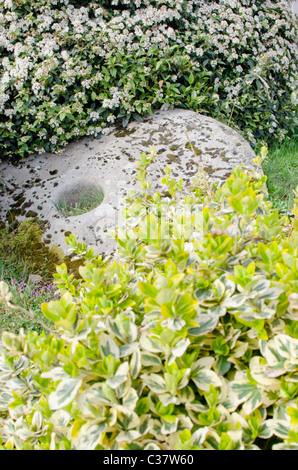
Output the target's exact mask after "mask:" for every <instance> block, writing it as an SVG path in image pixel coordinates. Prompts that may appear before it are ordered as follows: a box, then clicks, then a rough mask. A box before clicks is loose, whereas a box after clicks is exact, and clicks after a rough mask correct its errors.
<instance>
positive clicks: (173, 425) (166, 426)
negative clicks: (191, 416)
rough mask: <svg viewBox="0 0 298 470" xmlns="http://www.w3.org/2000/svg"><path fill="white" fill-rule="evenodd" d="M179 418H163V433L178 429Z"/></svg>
mask: <svg viewBox="0 0 298 470" xmlns="http://www.w3.org/2000/svg"><path fill="white" fill-rule="evenodd" d="M178 422H179V419H178V418H177V416H167V417H163V418H162V419H161V433H162V434H172V433H173V432H176V431H177V427H178Z"/></svg>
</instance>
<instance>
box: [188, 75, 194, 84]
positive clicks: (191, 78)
mask: <svg viewBox="0 0 298 470" xmlns="http://www.w3.org/2000/svg"><path fill="white" fill-rule="evenodd" d="M194 81H195V76H194V74H193V73H191V74H190V76H189V78H188V82H189V84H190V85H192V84H193V82H194Z"/></svg>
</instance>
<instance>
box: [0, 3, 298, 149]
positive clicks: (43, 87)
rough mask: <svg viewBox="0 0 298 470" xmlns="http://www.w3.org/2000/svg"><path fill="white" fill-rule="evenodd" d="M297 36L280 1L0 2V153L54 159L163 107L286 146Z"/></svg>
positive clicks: (294, 105) (292, 103)
mask: <svg viewBox="0 0 298 470" xmlns="http://www.w3.org/2000/svg"><path fill="white" fill-rule="evenodd" d="M296 38H297V35H296V27H295V21H294V19H293V17H292V15H291V14H290V13H289V11H288V10H287V9H286V7H285V4H284V3H283V2H270V1H265V2H259V1H253V0H246V1H241V2H240V1H238V0H233V1H227V0H219V1H217V2H213V1H209V2H208V1H207V2H206V1H201V0H187V1H186V0H164V1H151V0H135V1H126V0H119V1H112V2H111V1H106V0H102V1H100V0H98V1H94V2H87V1H82V2H78V1H74V0H73V1H71V0H55V1H50V0H34V1H33V2H32V1H29V0H19V1H17V2H13V1H11V0H0V64H1V73H0V76H1V78H0V112H1V115H0V143H1V147H2V154H4V155H15V154H19V155H26V154H28V153H32V152H43V151H57V150H58V149H59V148H62V147H63V146H64V145H66V144H67V143H68V142H69V141H71V140H73V139H77V138H79V137H82V136H85V135H89V136H96V135H98V134H99V133H101V132H102V131H103V130H104V128H105V127H106V126H107V125H110V124H111V123H114V122H122V124H123V125H126V124H127V122H128V121H129V120H130V119H142V116H143V115H144V114H146V113H148V112H149V113H152V112H153V111H154V109H158V108H161V107H163V108H167V107H168V108H171V107H185V108H190V109H193V110H195V111H198V112H201V113H203V114H209V115H210V116H212V117H215V118H218V119H219V120H222V121H225V122H226V123H229V124H230V125H232V126H234V127H235V128H237V129H239V130H240V131H241V132H243V133H244V135H245V136H246V137H247V138H248V139H249V140H250V141H251V142H252V143H253V142H254V139H255V138H257V139H262V140H268V139H270V138H271V137H272V136H274V138H275V139H277V138H280V139H282V138H283V137H284V135H285V134H286V133H287V131H288V129H289V128H290V127H291V126H293V119H294V116H295V112H296V110H297V103H296V101H297V100H296V98H295V79H296V68H297V49H296V46H295V42H296Z"/></svg>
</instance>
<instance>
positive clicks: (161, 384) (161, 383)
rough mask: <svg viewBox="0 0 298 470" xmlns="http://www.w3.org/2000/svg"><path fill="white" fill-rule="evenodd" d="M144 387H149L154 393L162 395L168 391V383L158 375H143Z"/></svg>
mask: <svg viewBox="0 0 298 470" xmlns="http://www.w3.org/2000/svg"><path fill="white" fill-rule="evenodd" d="M141 379H142V380H143V383H144V385H147V387H148V388H150V390H152V392H154V393H157V394H160V393H165V392H166V391H167V387H166V383H165V380H164V378H163V377H161V376H160V375H157V374H148V375H145V374H143V375H141Z"/></svg>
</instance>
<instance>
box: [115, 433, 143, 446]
mask: <svg viewBox="0 0 298 470" xmlns="http://www.w3.org/2000/svg"><path fill="white" fill-rule="evenodd" d="M139 437H141V433H139V431H121V432H120V433H119V434H118V436H117V437H116V441H117V442H118V443H121V442H134V441H136V440H137V439H139Z"/></svg>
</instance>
